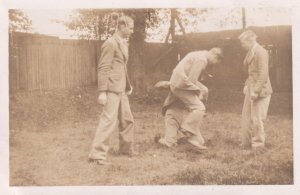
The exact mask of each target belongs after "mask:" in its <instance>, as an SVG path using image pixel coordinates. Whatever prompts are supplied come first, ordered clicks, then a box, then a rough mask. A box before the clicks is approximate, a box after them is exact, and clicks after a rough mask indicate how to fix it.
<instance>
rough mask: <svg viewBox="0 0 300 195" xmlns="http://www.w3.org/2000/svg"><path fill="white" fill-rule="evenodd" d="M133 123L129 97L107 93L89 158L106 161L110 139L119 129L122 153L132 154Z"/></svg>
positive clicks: (123, 94)
mask: <svg viewBox="0 0 300 195" xmlns="http://www.w3.org/2000/svg"><path fill="white" fill-rule="evenodd" d="M133 122H134V121H133V116H132V113H131V110H130V105H129V101H128V96H127V95H126V94H125V93H112V92H107V103H106V104H105V106H104V108H103V112H102V113H101V116H100V120H99V125H98V127H97V129H96V134H95V137H94V140H93V143H92V146H91V151H90V154H89V158H90V159H102V160H105V159H106V156H107V152H108V150H109V138H110V137H111V135H112V133H113V131H114V130H115V129H117V128H119V140H120V152H130V151H131V150H132V147H133V146H132V144H133V136H134V125H133Z"/></svg>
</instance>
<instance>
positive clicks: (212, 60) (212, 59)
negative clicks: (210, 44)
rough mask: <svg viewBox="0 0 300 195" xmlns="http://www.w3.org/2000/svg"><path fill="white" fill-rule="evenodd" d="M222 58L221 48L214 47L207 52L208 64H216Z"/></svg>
mask: <svg viewBox="0 0 300 195" xmlns="http://www.w3.org/2000/svg"><path fill="white" fill-rule="evenodd" d="M223 58H224V56H223V51H222V49H221V48H217V47H214V48H212V49H211V50H209V51H208V55H207V59H208V63H209V64H218V63H220V62H221V61H222V59H223Z"/></svg>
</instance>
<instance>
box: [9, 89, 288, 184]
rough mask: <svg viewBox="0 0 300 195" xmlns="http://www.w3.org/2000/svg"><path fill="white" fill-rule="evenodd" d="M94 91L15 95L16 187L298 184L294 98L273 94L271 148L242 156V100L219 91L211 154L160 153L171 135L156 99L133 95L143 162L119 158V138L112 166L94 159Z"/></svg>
mask: <svg viewBox="0 0 300 195" xmlns="http://www.w3.org/2000/svg"><path fill="white" fill-rule="evenodd" d="M96 91H97V90H96V88H95V87H88V88H84V89H73V90H55V91H47V92H39V91H36V92H27V93H25V92H18V93H14V94H11V95H10V130H9V131H10V132H9V133H10V140H9V141H10V185H12V186H53V185H56V186H62V185H165V184H167V185H173V184H180V185H188V184H196V185H204V184H233V185H234V184H293V117H292V94H291V93H280V94H274V95H273V96H272V99H271V104H270V109H269V116H268V120H267V121H266V125H265V127H266V135H267V137H266V138H267V139H266V149H265V150H263V151H259V152H257V151H252V150H241V149H240V148H239V144H240V141H239V130H240V119H241V110H242V102H243V94H241V93H240V92H234V91H226V90H222V91H217V90H212V91H211V94H210V99H209V103H208V106H207V108H208V114H207V117H206V118H205V119H204V121H203V128H202V134H203V137H204V138H205V140H206V141H207V145H208V146H209V150H207V151H205V152H202V153H197V152H194V151H191V150H189V149H188V148H187V147H186V146H185V145H184V144H181V145H179V146H178V147H177V148H174V149H166V148H161V147H159V146H158V145H157V144H156V143H154V141H153V139H154V137H155V135H156V134H158V133H160V134H163V133H164V119H163V117H162V115H161V105H162V101H163V99H164V97H165V96H164V95H161V96H157V97H156V98H151V97H143V98H136V97H131V108H132V112H133V115H134V117H135V122H136V124H135V125H136V133H135V140H136V143H135V146H136V148H137V149H138V151H139V153H140V156H138V157H133V158H128V157H126V156H119V155H117V152H116V151H117V150H118V132H115V133H114V135H113V136H112V139H111V150H110V153H109V156H108V159H109V160H110V161H111V162H112V163H113V164H112V165H111V166H99V165H95V164H89V163H88V162H87V157H88V153H89V149H90V145H91V142H92V139H93V137H94V133H95V129H96V126H97V124H98V119H99V116H100V113H101V106H99V105H97V102H96V99H97V92H96Z"/></svg>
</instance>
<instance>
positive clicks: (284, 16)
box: [23, 7, 292, 41]
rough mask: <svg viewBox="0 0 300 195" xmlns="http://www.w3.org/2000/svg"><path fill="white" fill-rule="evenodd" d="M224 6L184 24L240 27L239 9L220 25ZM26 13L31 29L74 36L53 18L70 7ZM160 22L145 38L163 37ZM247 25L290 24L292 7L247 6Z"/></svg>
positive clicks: (197, 27) (67, 12) (203, 27)
mask: <svg viewBox="0 0 300 195" xmlns="http://www.w3.org/2000/svg"><path fill="white" fill-rule="evenodd" d="M228 10H229V9H226V8H218V9H216V11H214V12H212V13H210V14H207V15H205V16H203V17H206V21H204V22H198V21H197V20H198V18H195V17H194V18H192V17H191V19H194V20H195V21H196V23H197V25H195V26H193V27H191V26H190V27H188V26H186V27H185V28H186V31H187V32H208V31H216V30H224V29H236V28H241V26H242V24H241V18H238V17H241V14H240V13H241V11H240V10H241V9H237V13H236V15H235V17H236V18H237V21H238V22H237V23H236V24H232V23H225V25H224V24H223V25H222V26H220V20H219V18H224V17H226V16H227V15H228ZM23 11H24V12H25V14H26V15H27V16H28V17H29V19H31V20H32V27H33V32H35V33H40V34H46V35H52V36H58V37H60V38H73V39H74V38H76V37H74V36H73V37H72V34H74V32H72V31H68V30H67V29H66V28H65V26H64V25H63V24H60V23H56V22H55V20H64V21H66V20H68V16H69V15H70V14H71V11H72V10H53V9H52V10H44V9H43V10H41V9H28V10H23ZM161 17H162V20H161V25H160V26H159V28H157V29H149V30H148V33H152V34H157V36H154V37H150V38H148V41H161V40H163V39H164V37H166V34H167V32H168V28H169V21H168V20H167V19H166V18H164V19H163V15H161ZM246 20H247V26H270V25H291V24H292V21H291V10H289V9H287V8H278V7H277V8H274V7H272V8H260V9H258V8H246Z"/></svg>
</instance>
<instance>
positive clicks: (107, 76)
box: [89, 16, 136, 165]
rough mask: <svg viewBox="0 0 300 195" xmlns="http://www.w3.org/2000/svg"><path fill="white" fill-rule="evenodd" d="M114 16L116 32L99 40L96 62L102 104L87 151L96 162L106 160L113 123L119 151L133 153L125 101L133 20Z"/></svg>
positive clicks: (126, 102) (127, 93) (128, 93)
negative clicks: (118, 140) (104, 39)
mask: <svg viewBox="0 0 300 195" xmlns="http://www.w3.org/2000/svg"><path fill="white" fill-rule="evenodd" d="M114 17H115V18H114V19H115V20H117V29H116V32H115V34H114V35H113V36H112V37H111V38H109V39H108V40H106V41H105V42H104V43H103V45H102V48H101V56H100V60H99V63H98V91H99V97H98V102H99V104H101V105H103V106H104V107H103V112H102V114H101V116H100V121H99V125H98V128H97V130H96V134H95V137H94V141H93V143H92V147H91V151H90V154H89V160H90V161H94V162H96V163H97V164H100V165H105V164H110V163H108V162H107V161H106V156H107V153H108V150H109V137H110V136H111V134H112V132H113V131H114V130H115V129H116V128H117V127H119V139H120V149H119V152H120V154H125V155H129V156H132V155H135V154H136V153H135V152H134V150H133V135H134V126H133V116H132V113H131V110H130V105H129V101H128V95H130V94H131V93H132V87H131V84H130V82H129V78H128V73H127V61H128V44H127V42H126V39H128V38H129V36H130V35H131V34H132V33H133V27H134V22H133V19H132V18H130V17H128V16H121V17H120V18H119V17H117V18H116V16H114Z"/></svg>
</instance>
